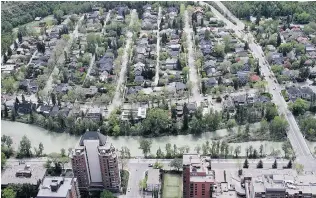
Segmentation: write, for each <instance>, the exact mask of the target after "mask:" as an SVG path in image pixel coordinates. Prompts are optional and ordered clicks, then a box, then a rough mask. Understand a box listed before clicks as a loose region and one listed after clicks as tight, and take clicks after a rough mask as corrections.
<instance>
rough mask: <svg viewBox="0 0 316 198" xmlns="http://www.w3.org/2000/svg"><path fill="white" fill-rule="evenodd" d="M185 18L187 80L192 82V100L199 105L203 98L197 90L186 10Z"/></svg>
mask: <svg viewBox="0 0 316 198" xmlns="http://www.w3.org/2000/svg"><path fill="white" fill-rule="evenodd" d="M184 18H185V26H184V32H185V33H186V35H187V47H188V55H187V56H188V66H189V69H190V70H189V80H190V82H191V83H192V87H191V92H192V101H194V102H196V103H197V105H198V106H199V105H200V103H201V102H202V101H203V98H202V96H201V94H200V91H199V76H198V73H197V70H196V68H195V64H194V52H193V44H192V39H191V38H192V35H193V30H192V28H191V27H190V25H189V20H190V19H189V15H188V11H187V10H186V11H185V14H184Z"/></svg>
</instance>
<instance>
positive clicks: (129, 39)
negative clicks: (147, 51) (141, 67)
mask: <svg viewBox="0 0 316 198" xmlns="http://www.w3.org/2000/svg"><path fill="white" fill-rule="evenodd" d="M135 14H136V10H133V11H132V13H131V22H130V25H129V26H132V25H133V23H134V20H132V19H133V18H134V16H135ZM132 36H133V33H132V32H127V33H126V37H127V39H126V44H125V49H124V54H123V58H122V60H123V61H122V67H121V72H120V75H119V79H118V82H117V87H116V90H115V94H114V97H113V101H112V103H111V105H110V106H109V111H108V115H110V114H111V112H112V111H113V110H114V109H115V108H116V107H119V106H120V105H121V104H122V97H121V91H122V87H123V86H122V85H123V83H124V81H125V74H126V66H127V62H128V49H129V48H130V45H131V42H132Z"/></svg>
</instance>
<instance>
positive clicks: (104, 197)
mask: <svg viewBox="0 0 316 198" xmlns="http://www.w3.org/2000/svg"><path fill="white" fill-rule="evenodd" d="M100 198H115V196H114V195H113V194H112V193H111V192H110V191H108V190H103V191H102V193H101V194H100Z"/></svg>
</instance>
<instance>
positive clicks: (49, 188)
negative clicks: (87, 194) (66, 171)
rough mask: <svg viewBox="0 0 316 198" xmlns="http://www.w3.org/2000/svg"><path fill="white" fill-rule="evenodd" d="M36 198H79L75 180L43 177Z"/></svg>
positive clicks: (71, 178)
mask: <svg viewBox="0 0 316 198" xmlns="http://www.w3.org/2000/svg"><path fill="white" fill-rule="evenodd" d="M36 198H80V193H79V189H78V183H77V179H76V178H73V177H70V178H66V177H45V178H44V180H43V182H42V184H41V185H40V187H39V191H38V193H37V197H36Z"/></svg>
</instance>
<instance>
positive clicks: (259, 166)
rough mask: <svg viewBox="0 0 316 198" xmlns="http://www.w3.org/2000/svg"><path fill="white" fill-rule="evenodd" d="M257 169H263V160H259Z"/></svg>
mask: <svg viewBox="0 0 316 198" xmlns="http://www.w3.org/2000/svg"><path fill="white" fill-rule="evenodd" d="M257 168H263V162H262V160H259V162H258V164H257Z"/></svg>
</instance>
